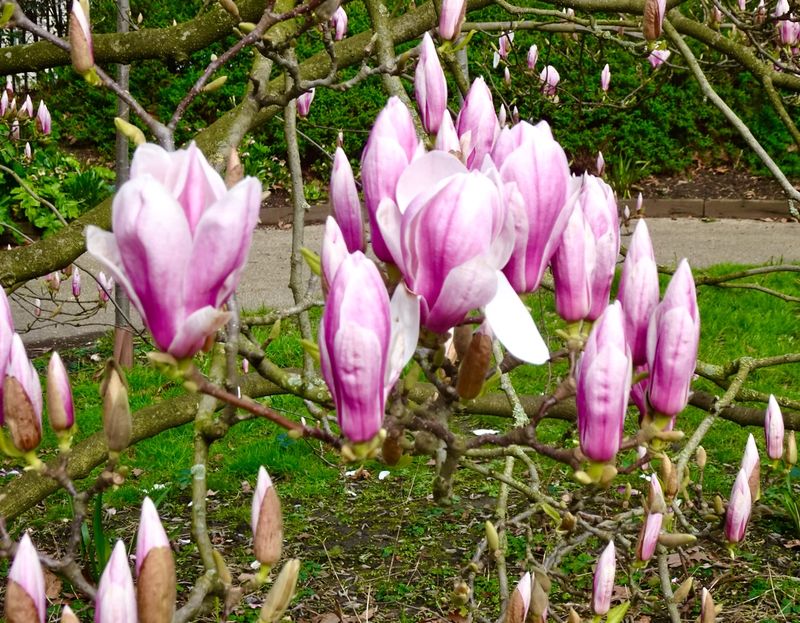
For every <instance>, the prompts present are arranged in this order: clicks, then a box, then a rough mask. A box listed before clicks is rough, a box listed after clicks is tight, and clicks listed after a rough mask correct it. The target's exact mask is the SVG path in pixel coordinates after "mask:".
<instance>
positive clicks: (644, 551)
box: [636, 513, 664, 561]
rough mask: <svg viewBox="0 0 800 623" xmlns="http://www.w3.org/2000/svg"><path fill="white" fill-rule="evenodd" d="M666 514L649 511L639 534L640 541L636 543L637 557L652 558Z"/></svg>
mask: <svg viewBox="0 0 800 623" xmlns="http://www.w3.org/2000/svg"><path fill="white" fill-rule="evenodd" d="M663 520H664V515H663V514H661V513H647V516H646V517H645V520H644V524H643V525H642V531H641V533H640V534H639V542H638V544H637V545H636V558H638V559H639V560H642V561H647V560H650V559H651V558H652V557H653V554H654V553H655V551H656V545H658V535H659V534H661V523H662V521H663Z"/></svg>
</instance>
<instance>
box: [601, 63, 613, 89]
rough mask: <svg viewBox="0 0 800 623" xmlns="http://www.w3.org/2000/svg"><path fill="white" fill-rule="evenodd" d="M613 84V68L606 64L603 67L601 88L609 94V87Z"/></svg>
mask: <svg viewBox="0 0 800 623" xmlns="http://www.w3.org/2000/svg"><path fill="white" fill-rule="evenodd" d="M610 84H611V68H610V67H609V66H608V63H606V64H605V67H603V71H601V72H600V88H601V89H603V92H604V93H607V92H608V87H609V86H610Z"/></svg>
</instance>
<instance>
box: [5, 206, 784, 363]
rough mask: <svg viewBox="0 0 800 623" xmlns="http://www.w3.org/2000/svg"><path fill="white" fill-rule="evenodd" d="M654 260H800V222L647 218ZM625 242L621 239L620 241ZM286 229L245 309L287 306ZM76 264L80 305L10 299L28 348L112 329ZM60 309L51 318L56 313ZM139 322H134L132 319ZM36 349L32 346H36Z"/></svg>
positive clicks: (87, 264) (257, 258) (317, 241)
mask: <svg viewBox="0 0 800 623" xmlns="http://www.w3.org/2000/svg"><path fill="white" fill-rule="evenodd" d="M647 223H648V226H649V228H650V233H651V237H652V239H653V245H654V247H655V251H656V259H657V261H658V262H659V263H662V264H676V263H677V262H678V260H680V259H681V258H683V257H686V258H688V259H689V263H690V264H691V265H692V266H693V267H696V268H703V267H707V266H711V265H713V264H719V263H723V262H724V263H733V264H763V263H767V262H800V223H780V222H775V221H772V222H769V221H752V220H715V221H709V222H705V221H703V220H701V219H692V218H679V219H669V218H648V219H647ZM322 229H323V228H322V225H309V226H307V227H306V230H305V239H306V246H308V247H310V248H311V249H314V250H316V251H319V249H320V246H321V243H322ZM624 240H625V239H623V244H625V241H624ZM290 250H291V231H290V230H287V229H278V228H261V229H258V230H257V231H256V232H255V236H254V238H253V247H252V249H251V252H250V259H249V261H248V264H247V268H246V270H245V272H244V276H243V279H242V283H241V285H240V287H239V301H240V305H241V307H242V308H243V309H248V310H255V309H258V308H260V307H281V306H287V305H291V304H292V295H291V291H290V290H289V287H288V274H289V262H288V258H289V255H290ZM77 264H78V265H79V266H80V267H81V268H82V269H83V270H84V273H83V279H82V281H83V288H82V294H81V302H82V304H83V307H81V305H78V304H77V303H76V302H75V301H74V299H72V296H71V292H70V285H69V283H62V284H61V287H60V290H59V292H58V293H57V295H56V296H55V297H54V300H53V299H51V298H50V296H49V294H48V292H47V287H46V285H45V283H44V281H43V280H39V281H38V282H31V283H30V284H28V286H27V287H26V288H24V289H21V290H20V291H18V292H17V293H15V294H14V295H13V296H12V313H13V316H14V322H15V326H16V327H17V330H19V331H20V332H22V331H23V330H26V329H27V328H29V330H27V331H25V333H24V334H23V340H24V341H25V342H26V344H28V345H29V346H30V347H34V346H36V347H42V346H45V347H46V346H47V345H48V344H49V343H51V342H53V341H60V340H66V341H68V342H69V343H70V344H76V343H80V342H81V341H87V342H88V341H91V340H92V339H94V338H96V337H97V335H98V333H101V332H103V331H106V330H108V329H109V328H111V327H112V326H113V323H114V313H113V309H112V308H111V306H110V305H109V306H108V307H107V308H106V309H105V310H103V311H101V312H100V313H98V314H94V315H91V316H88V317H83V316H85V315H86V313H87V312H85V311H84V310H85V309H89V308H92V307H94V301H96V299H97V289H96V285H95V283H94V282H93V281H92V278H91V277H90V276H89V274H87V273H91V272H94V273H96V272H97V271H98V270H99V269H100V267H99V265H98V264H97V262H95V261H94V260H93V259H92V258H91V257H89V256H86V255H85V256H83V257H81V258H80V259H79V260H78V262H77ZM36 298H40V299H41V300H42V304H41V310H42V311H41V314H40V315H39V317H38V318H37V317H36V316H34V310H35V305H34V301H35V299H36ZM56 310H57V311H58V313H57V314H55V315H54V312H55V311H56ZM136 322H137V323H138V324H140V321H139V320H138V319H136ZM38 349H39V348H37V350H38Z"/></svg>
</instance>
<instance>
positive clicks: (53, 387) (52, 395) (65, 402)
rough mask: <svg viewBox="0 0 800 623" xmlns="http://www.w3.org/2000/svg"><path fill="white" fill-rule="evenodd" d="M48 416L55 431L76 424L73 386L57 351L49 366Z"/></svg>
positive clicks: (64, 429)
mask: <svg viewBox="0 0 800 623" xmlns="http://www.w3.org/2000/svg"><path fill="white" fill-rule="evenodd" d="M47 417H48V419H49V420H50V426H51V427H52V428H53V430H54V431H56V432H57V433H58V432H62V431H67V430H69V429H70V428H72V425H73V424H75V409H74V407H73V404H72V388H71V387H70V384H69V376H68V375H67V369H66V368H65V367H64V363H63V362H62V361H61V357H60V356H59V354H58V353H57V352H55V351H53V354H52V355H51V356H50V363H49V365H48V366H47Z"/></svg>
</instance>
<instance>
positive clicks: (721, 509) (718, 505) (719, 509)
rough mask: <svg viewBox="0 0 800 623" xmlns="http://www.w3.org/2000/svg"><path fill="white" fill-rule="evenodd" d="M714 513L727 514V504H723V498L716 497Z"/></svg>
mask: <svg viewBox="0 0 800 623" xmlns="http://www.w3.org/2000/svg"><path fill="white" fill-rule="evenodd" d="M714 512H715V513H716V514H717V515H724V514H725V504H724V503H723V502H722V498H721V497H720V496H719V495H715V496H714Z"/></svg>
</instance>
